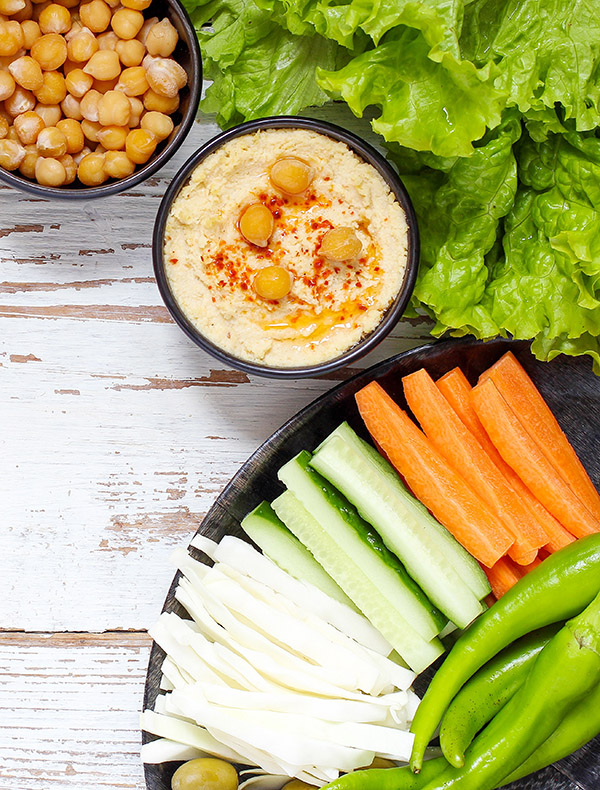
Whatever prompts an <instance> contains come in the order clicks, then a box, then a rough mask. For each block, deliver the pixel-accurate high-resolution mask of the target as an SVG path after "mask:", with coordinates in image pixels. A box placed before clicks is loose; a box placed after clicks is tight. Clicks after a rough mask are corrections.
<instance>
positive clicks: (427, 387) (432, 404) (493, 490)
mask: <svg viewBox="0 0 600 790" xmlns="http://www.w3.org/2000/svg"><path fill="white" fill-rule="evenodd" d="M402 384H403V385H404V394H405V396H406V401H407V403H408V405H409V407H410V409H411V411H412V413H413V414H414V415H415V417H416V418H417V420H418V421H419V423H420V424H421V428H422V429H423V431H424V432H425V435H426V436H427V438H428V439H429V441H430V442H431V443H432V444H433V446H434V447H435V448H436V450H437V451H438V452H439V453H440V455H442V456H443V457H444V458H445V459H446V461H447V462H448V464H449V465H450V466H451V467H452V468H453V469H454V471H455V472H456V473H457V474H458V475H460V476H461V477H462V478H463V479H464V480H465V482H466V483H467V485H468V486H470V487H471V490H472V491H474V492H477V494H478V495H479V496H480V497H481V499H482V500H483V501H484V502H485V503H486V504H487V505H488V507H489V508H490V510H491V511H492V513H493V514H494V515H495V517H496V518H497V519H498V520H499V521H500V523H502V524H503V525H504V527H505V528H506V529H507V530H508V532H509V533H510V534H511V535H512V536H513V538H514V543H513V545H512V546H511V547H510V549H509V552H508V553H509V555H510V557H511V558H512V559H513V560H514V561H515V562H517V563H519V564H520V565H527V564H529V563H530V562H531V561H532V560H533V559H534V558H535V556H536V555H537V550H538V549H539V548H541V547H542V546H544V545H545V544H546V543H547V541H548V538H547V536H546V532H545V531H544V529H543V528H542V527H541V526H540V525H539V524H538V523H537V521H536V519H535V518H534V517H533V515H532V513H531V511H529V510H528V509H527V507H526V506H525V505H524V504H523V502H522V501H521V499H520V498H519V497H518V496H517V494H516V493H515V491H514V489H512V488H511V487H510V485H509V484H508V483H507V481H506V479H505V478H504V477H503V475H502V473H501V472H500V471H499V469H498V468H497V467H496V466H495V464H494V462H493V461H492V459H491V458H490V457H489V455H488V454H487V453H486V452H485V450H484V449H483V447H482V446H481V445H480V444H479V442H478V441H477V439H476V438H475V437H474V436H473V434H472V433H471V432H470V431H469V430H468V429H467V428H466V427H465V425H464V424H463V422H462V421H461V419H460V418H459V416H458V415H457V414H456V412H455V411H454V409H453V408H452V406H451V405H450V404H449V403H448V401H447V400H446V398H445V397H444V396H443V395H442V393H441V392H440V390H439V389H438V388H437V387H436V384H435V382H434V380H433V379H432V378H431V376H430V375H429V373H427V371H426V370H425V369H424V368H421V369H420V370H417V371H416V372H415V373H411V374H410V375H409V376H405V377H404V378H403V379H402Z"/></svg>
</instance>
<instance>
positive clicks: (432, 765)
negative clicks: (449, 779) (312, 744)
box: [322, 757, 448, 790]
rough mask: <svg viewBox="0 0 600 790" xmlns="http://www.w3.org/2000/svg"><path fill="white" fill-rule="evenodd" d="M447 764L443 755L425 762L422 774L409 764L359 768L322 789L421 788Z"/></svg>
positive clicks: (419, 789)
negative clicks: (394, 766) (414, 772)
mask: <svg viewBox="0 0 600 790" xmlns="http://www.w3.org/2000/svg"><path fill="white" fill-rule="evenodd" d="M447 765H448V763H447V762H446V760H445V759H444V758H443V757H436V758H435V759H433V760H426V761H425V762H424V763H423V770H422V771H421V773H420V774H413V772H412V771H411V770H410V768H409V767H408V765H405V766H404V767H402V768H367V769H366V770H362V769H359V770H358V771H352V772H351V773H349V774H344V775H343V776H340V777H339V779H334V781H333V782H330V783H329V784H328V785H326V786H325V787H323V788H322V790H421V788H422V787H423V786H424V785H425V784H426V783H427V782H429V781H430V780H431V779H434V778H435V777H436V776H438V775H439V774H440V773H441V772H442V771H443V770H444V768H446V767H447Z"/></svg>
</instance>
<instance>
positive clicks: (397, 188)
mask: <svg viewBox="0 0 600 790" xmlns="http://www.w3.org/2000/svg"><path fill="white" fill-rule="evenodd" d="M259 129H308V130H309V131H313V132H318V133H320V134H324V135H327V136H328V137H331V138H333V139H334V140H339V141H341V142H343V143H346V145H347V146H348V147H349V148H350V149H351V150H352V151H354V153H355V154H357V155H358V156H359V157H360V158H361V159H363V160H364V161H365V162H368V163H369V164H370V165H372V166H373V167H374V168H375V170H377V172H378V173H380V174H381V176H383V178H384V179H385V181H386V182H387V183H388V185H389V187H390V189H391V191H392V192H393V194H394V195H395V196H396V199H397V201H398V203H399V204H400V206H402V208H403V210H404V213H405V214H406V220H407V224H408V255H407V265H406V271H405V274H404V279H403V282H402V285H401V287H400V290H399V291H398V294H397V296H396V298H395V299H394V301H393V302H392V304H391V305H390V306H389V307H388V309H387V310H386V312H385V313H384V315H383V317H382V319H381V321H380V322H379V324H378V325H377V327H376V328H375V329H374V330H373V331H371V332H370V333H369V334H367V335H365V337H363V338H362V339H361V340H360V341H359V342H358V343H356V344H355V345H354V346H352V347H351V348H349V349H348V350H347V351H345V352H344V353H343V354H341V355H340V356H337V357H335V358H334V359H330V360H328V361H327V362H323V363H320V364H317V365H310V366H306V367H270V366H267V365H260V364H256V363H253V362H248V361H247V360H245V359H241V358H239V357H236V356H234V355H233V354H229V353H228V352H226V351H224V350H223V349H222V348H220V347H219V346H217V345H215V344H214V343H213V342H211V341H210V340H208V339H207V338H206V337H204V335H203V334H202V333H201V332H200V331H199V330H198V329H197V328H196V327H195V326H194V325H193V324H192V323H191V321H190V320H189V319H188V318H187V316H186V315H185V314H184V312H183V311H182V310H181V308H180V307H179V305H178V303H177V301H176V300H175V298H174V296H173V294H172V292H171V289H170V287H169V283H168V280H167V276H166V273H165V268H164V255H163V248H164V234H165V226H166V222H167V217H168V215H169V212H170V209H171V205H172V203H173V201H174V200H175V198H176V197H177V195H178V194H179V191H180V190H181V189H182V188H183V187H184V186H185V184H186V183H187V181H188V179H189V178H190V176H191V174H192V172H193V171H194V169H195V168H196V167H197V165H198V164H199V163H200V162H201V161H202V160H203V159H205V158H206V157H207V156H208V155H209V154H211V153H212V152H213V151H215V150H216V149H217V148H219V147H220V146H222V145H223V144H224V143H227V142H228V141H229V140H232V139H233V138H234V137H240V136H241V135H245V134H250V133H252V132H256V131H258V130H259ZM152 254H153V258H154V272H155V274H156V280H157V283H158V287H159V290H160V293H161V295H162V297H163V299H164V301H165V304H166V305H167V307H168V309H169V311H170V313H171V315H172V316H173V318H174V319H175V321H176V322H177V324H179V326H180V327H181V329H183V331H184V332H185V333H186V335H187V336H188V337H189V338H191V340H193V341H194V343H196V344H197V345H198V346H200V348H202V349H204V350H205V351H208V353H209V354H212V355H213V356H214V357H216V358H217V359H218V360H219V361H220V362H222V363H224V364H225V365H228V366H230V367H233V368H237V369H238V370H242V371H244V372H245V373H250V374H255V375H258V376H267V377H270V378H281V379H294V378H308V377H315V376H322V375H325V374H327V373H331V371H333V370H337V369H338V368H341V367H343V366H345V365H349V364H350V363H352V362H354V361H356V360H357V359H359V358H360V357H362V356H364V355H365V354H366V353H367V352H369V351H371V350H372V349H373V348H374V347H375V346H376V345H377V344H378V343H380V342H381V341H382V340H383V338H384V337H385V336H386V335H387V334H388V333H389V332H390V331H391V329H392V328H393V327H394V326H395V324H396V323H397V322H398V320H399V319H400V317H401V316H402V314H403V312H404V310H405V309H406V306H407V304H408V301H409V299H410V296H411V293H412V290H413V287H414V284H415V279H416V276H417V268H418V265H419V233H418V229H417V220H416V217H415V213H414V210H413V207H412V203H411V202H410V198H409V197H408V194H407V192H406V189H405V188H404V185H403V184H402V181H401V180H400V178H399V177H398V174H397V173H396V171H395V170H394V169H393V168H392V166H391V165H390V164H389V162H388V161H387V160H386V159H385V157H383V156H382V155H381V154H380V153H379V152H378V151H376V150H375V149H374V148H373V147H372V146H371V145H369V144H368V143H366V142H365V141H364V140H361V139H360V138H359V137H357V136H356V135H355V134H352V133H351V132H348V131H346V129H342V128H341V127H339V126H335V125H333V124H330V123H326V122H325V121H317V120H313V119H311V118H299V117H295V116H283V117H277V118H263V119H260V120H257V121H249V122H248V123H244V124H241V125H240V126H236V127H235V128H233V129H230V130H229V131H227V132H223V133H222V134H220V135H217V137H215V138H213V139H212V140H210V141H209V142H208V143H207V144H206V145H204V146H202V148H200V149H199V150H198V151H197V152H196V153H195V154H194V155H193V156H191V157H190V158H189V159H188V161H187V162H186V163H185V164H184V165H183V167H182V168H181V170H179V172H178V173H177V175H176V176H175V178H174V179H173V181H172V182H171V184H170V185H169V188H168V189H167V191H166V193H165V195H164V197H163V199H162V202H161V204H160V207H159V209H158V214H157V217H156V222H155V224H154V236H153V241H152Z"/></svg>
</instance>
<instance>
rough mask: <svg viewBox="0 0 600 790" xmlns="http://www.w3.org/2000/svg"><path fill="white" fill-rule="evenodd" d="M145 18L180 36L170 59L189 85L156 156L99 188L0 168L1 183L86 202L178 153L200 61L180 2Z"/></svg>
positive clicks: (163, 0) (191, 113)
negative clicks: (47, 182) (43, 180)
mask: <svg viewBox="0 0 600 790" xmlns="http://www.w3.org/2000/svg"><path fill="white" fill-rule="evenodd" d="M143 13H144V16H145V17H146V19H150V18H151V17H153V16H157V17H158V18H159V19H163V18H164V17H167V18H168V19H169V20H170V21H171V24H172V25H173V26H174V27H175V29H176V30H177V32H178V33H179V41H178V42H177V46H176V48H175V51H174V52H173V55H172V57H173V58H174V59H175V60H176V61H177V62H178V63H179V64H181V65H182V66H183V68H184V69H185V70H186V72H187V75H188V84H187V85H186V86H185V88H183V90H181V91H180V92H179V97H180V105H179V109H178V110H177V112H176V113H174V114H173V115H172V116H171V117H172V118H173V122H174V124H175V128H174V129H173V131H172V132H171V134H170V135H169V137H167V139H166V140H163V141H162V142H161V143H159V145H158V147H157V149H156V151H155V153H154V154H153V155H152V157H151V158H150V159H149V160H148V162H146V164H145V165H142V166H141V167H137V168H136V170H135V171H134V172H133V173H132V174H131V175H130V176H127V178H120V179H110V180H109V181H107V182H106V183H104V184H102V185H101V186H99V187H86V186H84V185H83V184H80V183H78V182H77V181H75V182H74V183H73V184H70V185H69V186H65V187H46V186H42V185H41V184H38V183H37V182H36V181H32V180H31V179H29V178H25V176H22V175H21V174H20V173H19V171H18V170H15V171H10V170H5V169H4V168H2V167H0V180H2V181H4V182H6V183H7V184H10V186H13V187H17V188H18V189H23V190H24V191H25V192H30V193H32V194H34V195H37V196H38V197H44V198H55V197H57V198H66V199H68V200H87V199H88V198H95V197H106V196H108V195H116V194H117V192H123V190H125V189H130V188H131V187H133V186H136V184H139V183H140V182H142V181H144V180H145V179H146V178H148V177H149V176H151V175H152V174H153V173H155V172H156V171H157V170H159V169H160V168H161V167H162V166H163V165H164V164H166V162H168V160H169V159H170V158H171V157H172V156H173V154H174V153H175V152H176V151H177V149H178V148H179V146H180V145H181V144H182V142H183V140H184V138H185V136H186V135H187V133H188V132H189V130H190V126H191V125H192V123H193V122H194V118H195V117H196V111H197V109H198V102H199V101H200V90H201V88H202V59H201V57H200V47H199V46H198V38H197V36H196V33H195V31H194V27H193V25H192V23H191V21H190V18H189V17H188V15H187V12H186V11H185V9H184V8H183V6H182V5H181V3H180V2H179V0H153V2H152V4H151V5H150V6H149V7H148V8H147V9H146V10H145V11H144V12H143Z"/></svg>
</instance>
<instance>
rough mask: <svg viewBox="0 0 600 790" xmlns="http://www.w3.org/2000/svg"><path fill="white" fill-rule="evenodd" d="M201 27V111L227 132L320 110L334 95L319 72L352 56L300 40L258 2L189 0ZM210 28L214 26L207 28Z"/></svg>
mask: <svg viewBox="0 0 600 790" xmlns="http://www.w3.org/2000/svg"><path fill="white" fill-rule="evenodd" d="M185 5H186V8H187V10H188V11H189V12H190V15H191V17H192V21H193V22H194V25H195V26H196V29H197V33H198V38H199V40H200V47H201V51H202V56H203V63H204V76H205V77H206V79H208V80H212V85H210V87H209V88H208V90H207V91H206V96H205V98H204V99H203V100H202V102H201V104H200V108H201V109H202V110H203V111H204V112H207V113H215V114H216V116H217V123H219V125H220V126H222V127H223V128H226V127H229V126H232V125H234V124H237V123H241V122H242V121H248V120H251V119H253V118H261V117H264V116H267V115H288V114H295V113H298V112H300V111H301V110H302V109H304V108H306V107H320V106H322V105H323V104H325V103H326V102H328V101H329V100H330V99H329V96H328V95H327V94H326V93H325V92H324V91H323V90H322V89H321V88H320V87H319V86H318V85H317V83H316V81H315V69H316V67H317V66H321V67H323V68H326V69H335V68H339V67H340V66H342V65H344V64H345V63H346V62H347V61H348V59H349V57H351V54H350V53H349V52H347V51H346V50H345V49H343V48H342V47H340V46H339V45H338V44H336V43H335V42H334V41H330V40H327V39H325V38H321V37H307V36H295V35H293V34H292V33H290V32H289V31H288V30H286V29H284V28H283V27H281V25H279V24H278V23H277V21H276V18H275V17H274V15H273V14H272V13H270V12H269V10H268V9H265V8H261V7H259V6H258V5H257V4H256V3H255V2H254V0H210V2H202V0H185ZM207 23H210V26H207Z"/></svg>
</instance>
